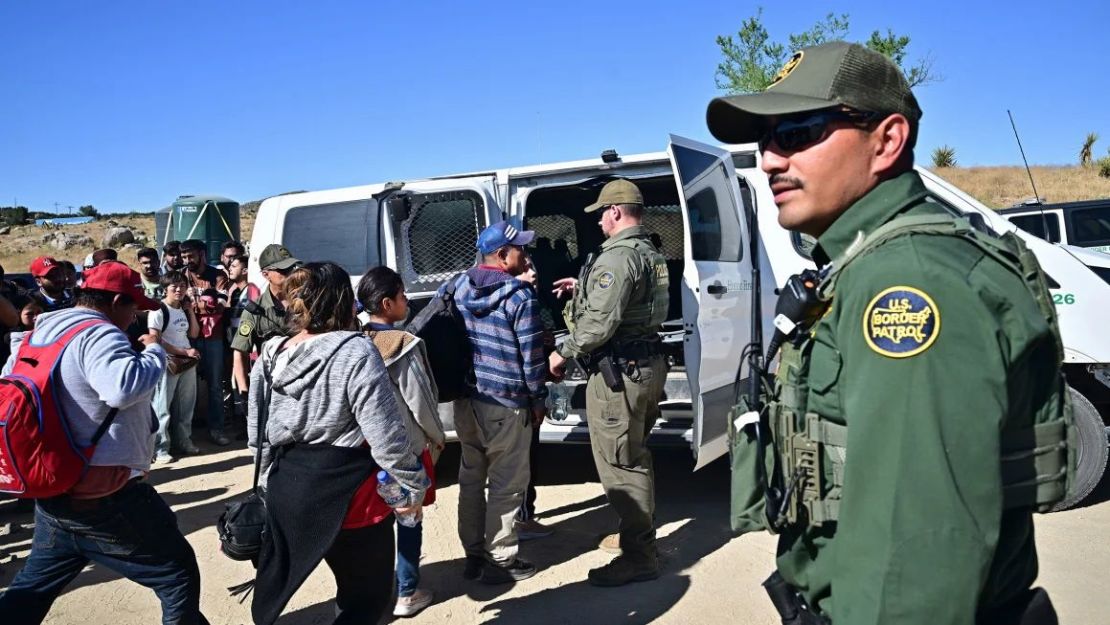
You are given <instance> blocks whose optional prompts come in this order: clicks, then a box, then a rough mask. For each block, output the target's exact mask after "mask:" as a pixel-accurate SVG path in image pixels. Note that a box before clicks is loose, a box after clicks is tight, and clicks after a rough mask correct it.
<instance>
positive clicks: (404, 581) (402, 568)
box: [397, 523, 424, 597]
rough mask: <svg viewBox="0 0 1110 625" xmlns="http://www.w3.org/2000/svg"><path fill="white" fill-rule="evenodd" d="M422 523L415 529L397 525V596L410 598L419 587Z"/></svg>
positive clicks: (422, 536)
mask: <svg viewBox="0 0 1110 625" xmlns="http://www.w3.org/2000/svg"><path fill="white" fill-rule="evenodd" d="M423 525H424V524H423V523H417V524H416V527H405V526H404V525H401V524H400V523H398V524H397V596H398V597H411V596H412V595H413V593H415V592H416V588H417V586H419V585H420V549H421V547H422V546H423V542H424V527H423Z"/></svg>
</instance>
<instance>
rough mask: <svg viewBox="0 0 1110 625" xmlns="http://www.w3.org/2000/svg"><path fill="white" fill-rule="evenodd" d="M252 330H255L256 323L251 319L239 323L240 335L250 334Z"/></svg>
mask: <svg viewBox="0 0 1110 625" xmlns="http://www.w3.org/2000/svg"><path fill="white" fill-rule="evenodd" d="M252 330H254V324H252V323H251V322H249V321H243V322H242V323H240V324H239V336H250V335H251V331H252Z"/></svg>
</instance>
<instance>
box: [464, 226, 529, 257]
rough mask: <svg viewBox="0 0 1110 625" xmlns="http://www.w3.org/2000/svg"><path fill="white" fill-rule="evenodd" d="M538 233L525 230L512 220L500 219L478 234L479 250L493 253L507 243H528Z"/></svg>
mask: <svg viewBox="0 0 1110 625" xmlns="http://www.w3.org/2000/svg"><path fill="white" fill-rule="evenodd" d="M534 238H536V233H535V232H533V231H531V230H523V229H521V227H520V226H518V225H517V224H515V223H513V222H512V221H511V220H510V221H499V222H497V223H495V224H493V225H492V226H487V227H486V229H485V230H483V231H482V233H481V234H479V235H478V251H479V252H481V253H483V254H492V253H494V252H496V251H497V250H499V249H501V248H503V247H505V246H506V245H528V244H529V243H531V242H532V239H534Z"/></svg>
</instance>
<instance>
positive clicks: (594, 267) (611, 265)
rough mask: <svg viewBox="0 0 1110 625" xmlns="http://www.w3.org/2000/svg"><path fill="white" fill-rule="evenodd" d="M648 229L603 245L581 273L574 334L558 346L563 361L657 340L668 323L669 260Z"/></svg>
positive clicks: (571, 312)
mask: <svg viewBox="0 0 1110 625" xmlns="http://www.w3.org/2000/svg"><path fill="white" fill-rule="evenodd" d="M650 236H651V233H650V232H649V231H648V229H647V228H645V227H644V226H633V227H631V228H626V229H624V230H622V231H620V232H619V233H617V234H616V235H613V236H612V237H609V238H608V239H606V240H605V242H604V243H602V245H601V253H600V254H598V256H597V258H595V259H594V261H593V263H592V264H588V265H586V267H584V268H583V270H582V273H581V277H580V278H579V282H578V287H577V288H576V289H575V293H574V300H573V301H572V303H571V306H570V308H569V309H568V310H567V315H566V316H567V322H568V323H567V326H568V327H569V328H570V329H571V334H570V335H569V336H568V337H567V339H566V341H564V342H563V344H562V346H560V347H559V353H560V354H561V355H562V356H563V357H565V358H577V357H579V356H582V355H585V354H589V353H591V352H593V351H595V350H597V349H599V348H601V347H602V346H604V345H605V344H606V343H608V342H609V341H610V340H611V339H617V340H618V341H619V340H634V339H652V340H654V339H656V338H657V337H658V333H659V330H660V324H661V323H662V322H663V321H666V316H667V303H668V300H667V297H668V290H667V286H668V284H669V277H668V275H667V259H666V258H665V257H664V256H663V255H662V254H660V253H659V250H657V249H656V248H655V245H653V244H652V242H651V239H650Z"/></svg>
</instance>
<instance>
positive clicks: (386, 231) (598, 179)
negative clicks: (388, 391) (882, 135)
mask: <svg viewBox="0 0 1110 625" xmlns="http://www.w3.org/2000/svg"><path fill="white" fill-rule="evenodd" d="M919 172H920V174H921V175H922V177H923V178H924V180H925V184H926V186H927V187H928V188H929V190H930V191H932V193H933V194H934V199H935V201H937V202H939V203H940V204H942V205H944V206H945V207H947V208H948V209H950V210H951V211H952V212H954V213H978V214H980V215H982V216H983V219H984V221H985V222H986V223H987V224H988V225H989V226H990V227H991V228H993V229H995V230H996V231H1000V232H1001V231H1008V230H1015V229H1016V228H1015V226H1014V225H1013V224H1011V223H1010V222H1008V221H1007V220H1006V219H1004V218H1003V217H1001V216H999V215H998V214H996V213H995V212H994V211H992V210H990V209H988V208H986V207H984V206H983V205H982V204H980V203H979V202H977V201H976V200H974V199H973V198H971V197H970V196H968V195H966V194H965V193H963V192H961V191H960V190H959V189H956V188H954V187H953V186H951V185H950V184H948V183H947V182H945V181H944V180H942V179H940V178H939V177H937V176H936V175H934V174H932V173H931V172H929V171H927V170H923V169H922V170H919ZM615 176H620V177H624V178H628V179H631V180H634V181H635V182H636V184H637V185H638V186H639V187H640V189H641V190H642V191H643V194H644V201H645V224H646V225H647V227H648V228H649V229H651V230H652V231H653V232H654V233H655V234H657V235H658V239H657V243H658V244H659V246H660V248H661V249H662V251H663V253H664V255H665V256H666V257H667V261H668V265H669V267H670V270H671V271H670V275H671V298H670V309H669V310H670V313H669V316H668V319H669V320H670V321H668V322H667V324H665V326H664V332H663V334H664V341H665V343H666V345H667V347H668V359H669V361H670V363H671V367H672V368H671V372H670V374H669V375H668V381H667V385H666V389H665V397H664V400H663V402H662V404H661V407H662V412H663V419H661V420H660V421H659V422H658V423H657V424H656V425H655V428H654V430H653V434H652V439H651V440H652V442H653V443H654V444H681V445H689V446H690V447H691V448H692V450H693V453H694V455H695V456H696V458H697V464H696V466H697V467H699V468H700V467H702V466H704V465H706V464H707V463H709V462H711V461H712V460H714V459H716V458H718V457H720V456H722V455H723V454H724V453H725V451H726V449H727V442H726V433H727V414H728V411H729V408H730V407H731V406H732V404H733V403H734V400H735V396H736V388H735V380H736V378H737V372H738V370H739V367H740V366H741V362H740V359H741V350H742V348H743V346H745V345H747V344H748V343H749V340H750V334H751V331H750V321H751V320H750V311H751V290H752V278H751V275H752V271H751V270H752V263H753V262H754V261H756V260H758V262H759V267H760V269H761V274H762V280H763V288H762V293H763V295H762V298H763V305H762V310H763V314H764V316H765V319H764V328H771V325H770V314H771V311H773V310H774V299H775V296H774V289H775V287H778V286H781V285H782V284H783V283H784V282H785V280H786V279H787V278H788V277H789V276H790V275H792V274H794V273H797V272H799V271H801V270H802V269H805V268H807V267H812V262H811V261H810V260H809V257H808V253H807V249H806V247H807V246H806V245H805V242H804V241H803V240H802V239H801V237H799V236H798V235H796V234H792V233H790V232H788V231H786V230H784V229H782V228H781V227H780V226H779V225H778V222H777V217H776V210H775V206H774V202H773V200H772V194H771V192H770V189H769V187H768V185H767V178H766V176H765V175H764V174H763V172H762V171H760V169H759V154H758V151H757V150H756V149H755V146H754V145H736V146H726V147H716V146H710V145H705V144H701V143H698V142H695V141H692V140H689V139H684V138H681V137H677V136H671V138H670V143H669V146H668V148H667V150H666V151H665V152H657V153H650V154H636V155H631V156H619V155H617V154H616V153H615V152H612V151H607V152H605V153H603V154H602V156H601V157H599V158H593V159H587V160H581V161H573V162H564V163H555V164H548V165H538V166H530V167H515V168H507V169H498V170H492V171H486V172H478V173H471V174H461V175H456V176H443V177H438V178H430V179H422V180H409V181H404V182H390V183H380V184H370V185H365V186H357V187H349V188H343V189H331V190H326V191H313V192H306V193H297V194H291V195H283V196H278V197H273V198H270V199H267V200H266V201H264V202H263V203H262V206H261V207H260V209H259V213H258V218H257V220H256V222H255V226H254V232H253V235H252V237H251V246H250V247H251V254H252V258H251V261H252V262H251V276H250V277H251V280H252V281H254V282H255V283H258V284H261V283H262V278H261V275H260V273H259V270H258V263H257V254H258V253H259V251H261V250H262V249H263V248H265V246H266V245H268V244H270V243H281V244H283V245H285V246H286V247H288V248H289V249H290V250H291V251H292V252H293V254H294V255H296V256H297V257H298V258H301V259H307V260H331V261H334V262H337V263H339V264H340V265H342V266H343V267H345V268H346V269H347V271H348V272H350V274H351V277H352V280H354V281H356V282H357V280H358V279H359V277H360V276H361V275H362V273H364V272H365V271H366V269H368V268H370V267H373V266H376V265H379V264H384V265H388V266H390V267H393V268H394V269H396V270H397V271H398V272H399V273H400V274H401V275H402V277H403V278H404V280H405V284H406V290H407V291H408V293H409V296H410V298H411V299H413V300H414V307H419V305H420V300H421V299H422V298H424V299H425V300H426V298H427V297H428V296H430V295H431V294H432V293H433V292H434V291H435V289H436V288H438V287H439V286H440V285H441V284H442V283H443V282H444V281H445V280H446V279H448V278H449V277H450V276H452V275H454V274H456V273H457V272H459V271H462V270H465V269H467V268H469V267H470V266H472V265H473V263H474V261H475V257H476V253H475V241H476V239H477V235H478V232H479V231H480V230H481V229H482V228H483V227H484V226H486V225H487V224H489V223H493V222H495V221H498V220H500V219H503V218H505V217H517V218H520V219H522V220H523V222H524V225H525V227H526V228H528V229H531V230H535V231H536V233H537V241H536V243H535V244H534V249H533V250H532V254H533V258H534V261H535V264H536V267H537V269H538V272H539V274H540V280H541V288H540V289H539V290H538V291H539V295H540V297H541V301H542V302H543V303H544V304H546V305H547V309H548V313H549V314H547V315H545V316H547V320H548V321H549V323H551V324H552V326H553V327H555V328H556V330H557V331H558V330H559V329H561V324H562V320H561V314H560V311H559V310H558V309H557V308H556V306H557V304H556V303H555V302H554V301H553V300H552V299H550V298H549V297H548V296H547V294H546V293H547V292H548V291H549V289H546V288H543V287H544V286H546V285H547V284H550V282H551V281H552V280H554V279H557V278H561V277H565V276H573V275H577V273H578V268H579V267H580V266H581V264H582V262H583V260H584V258H585V256H586V254H587V253H588V252H590V251H594V250H596V249H597V248H598V246H599V245H600V243H601V241H602V234H601V231H600V229H599V228H598V226H597V223H596V221H597V220H596V218H594V217H593V216H590V215H586V214H584V213H583V212H582V207H584V206H586V205H587V204H589V203H591V202H593V201H594V200H595V199H596V197H597V193H598V190H599V189H600V187H601V186H602V185H603V184H605V182H607V181H608V180H610V179H612V178H613V177H615ZM753 216H755V218H756V219H757V220H758V224H759V228H758V231H759V233H760V236H761V245H760V249H761V254H760V257H759V258H758V259H752V258H749V257H748V253H747V250H748V249H749V246H748V239H749V226H748V224H749V219H750V218H751V217H753ZM1019 235H1020V236H1021V237H1022V238H1023V239H1024V240H1025V241H1026V243H1027V245H1028V246H1029V247H1030V248H1031V249H1032V250H1033V251H1034V253H1035V254H1036V255H1037V258H1038V259H1039V260H1040V262H1041V265H1042V266H1043V267H1044V270H1045V272H1046V273H1047V274H1048V276H1049V282H1050V286H1051V287H1052V293H1053V297H1054V299H1055V302H1056V307H1057V312H1058V314H1059V319H1060V325H1061V333H1062V335H1063V340H1064V345H1065V352H1066V353H1065V365H1064V368H1065V372H1066V375H1067V378H1068V382H1069V384H1071V386H1072V387H1073V388H1074V389H1075V390H1076V392H1075V393H1073V398H1075V399H1076V401H1075V404H1076V410H1077V416H1078V418H1079V420H1080V423H1081V427H1080V436H1081V448H1080V477H1079V481H1080V482H1081V485H1080V487H1079V489H1078V490H1080V491H1082V492H1083V494H1086V492H1089V491H1090V490H1091V489H1093V488H1094V486H1095V485H1096V484H1097V482H1098V480H1099V478H1100V477H1101V475H1102V472H1103V469H1104V467H1105V464H1106V459H1107V443H1106V433H1105V432H1104V429H1103V428H1104V421H1103V418H1102V417H1100V415H1099V410H1098V408H1096V406H1098V407H1099V408H1101V410H1102V412H1103V414H1107V408H1108V406H1110V365H1108V363H1110V332H1107V331H1106V330H1105V327H1106V326H1105V318H1106V306H1107V304H1108V303H1110V256H1108V255H1104V254H1098V253H1093V252H1088V251H1086V250H1083V249H1081V248H1073V247H1068V246H1065V245H1058V244H1052V243H1048V242H1046V241H1044V240H1042V239H1039V238H1037V237H1034V236H1031V235H1029V234H1027V233H1025V232H1019ZM963 390H965V391H966V392H974V389H963ZM584 392H585V384H584V380H583V379H582V376H581V375H580V374H578V375H575V374H574V372H572V373H571V375H569V376H568V377H567V379H566V380H564V381H563V382H562V383H559V384H553V385H552V388H551V398H550V400H549V401H550V406H549V407H550V412H549V416H548V418H547V420H546V422H545V423H544V424H543V426H542V428H541V430H540V434H541V440H542V441H545V442H582V441H586V440H587V439H588V429H587V426H586V419H585V398H584ZM443 412H444V415H443V416H444V421H445V425H448V426H449V427H450V426H451V424H452V422H453V421H452V419H451V415H450V414H449V406H447V405H445V406H444V407H443Z"/></svg>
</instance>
